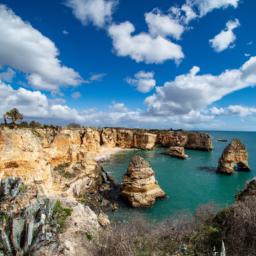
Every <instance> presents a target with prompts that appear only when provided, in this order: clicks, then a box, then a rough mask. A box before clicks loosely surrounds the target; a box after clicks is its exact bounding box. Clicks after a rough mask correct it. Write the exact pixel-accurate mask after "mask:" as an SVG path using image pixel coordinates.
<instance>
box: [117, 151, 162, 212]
mask: <svg viewBox="0 0 256 256" xmlns="http://www.w3.org/2000/svg"><path fill="white" fill-rule="evenodd" d="M121 196H122V197H123V198H124V199H125V200H127V202H128V203H129V204H130V205H131V206H132V207H137V208H138V207H150V206H152V205H153V204H154V203H155V201H156V199H157V198H163V197H165V193H164V191H163V190H162V189H161V188H160V186H159V185H158V184H157V182H156V179H155V173H154V171H153V170H152V168H151V167H150V165H149V163H148V162H147V161H145V160H144V159H143V158H142V157H140V156H134V157H133V158H132V161H131V162H130V164H129V166H128V170H127V173H126V174H125V176H124V179H123V185H122V188H121Z"/></svg>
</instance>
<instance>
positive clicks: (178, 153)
mask: <svg viewBox="0 0 256 256" xmlns="http://www.w3.org/2000/svg"><path fill="white" fill-rule="evenodd" d="M168 155H170V156H172V157H176V158H180V159H186V158H188V155H186V154H185V149H184V147H170V148H169V150H168Z"/></svg>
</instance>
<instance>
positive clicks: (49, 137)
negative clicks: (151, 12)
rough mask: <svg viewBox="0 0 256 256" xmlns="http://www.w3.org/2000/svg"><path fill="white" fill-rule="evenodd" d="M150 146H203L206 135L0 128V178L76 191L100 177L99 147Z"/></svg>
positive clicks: (207, 141) (207, 144) (46, 188)
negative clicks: (17, 178)
mask: <svg viewBox="0 0 256 256" xmlns="http://www.w3.org/2000/svg"><path fill="white" fill-rule="evenodd" d="M155 145H160V146H166V147H167V146H168V147H170V146H185V148H187V147H189V148H193V149H201V150H207V149H209V148H210V146H211V139H210V137H209V136H208V135H207V134H204V133H190V132H189V133H188V132H184V131H180V132H174V131H169V132H166V131H161V130H156V131H150V130H138V129H136V130H133V129H125V128H104V129H95V128H55V127H51V128H17V129H9V128H1V129H0V178H4V177H20V178H21V179H22V180H23V181H24V182H25V183H36V184H38V185H39V186H40V191H42V192H43V193H46V194H48V195H49V194H50V193H52V192H53V194H55V193H56V191H58V192H60V193H62V192H63V189H64V188H66V190H67V189H69V190H68V191H70V192H71V191H73V192H74V194H80V192H81V193H84V191H85V189H88V190H89V191H90V190H91V188H94V187H95V183H97V182H98V180H99V179H100V178H101V175H100V173H99V172H98V171H97V163H96V162H95V161H94V159H95V158H96V156H97V154H98V153H99V152H100V151H101V150H102V149H103V147H105V148H114V147H121V148H138V149H152V148H153V147H154V146H155ZM56 170H57V172H56ZM56 173H57V174H60V175H55V174H56ZM78 179H81V180H80V181H78ZM90 186H91V187H90Z"/></svg>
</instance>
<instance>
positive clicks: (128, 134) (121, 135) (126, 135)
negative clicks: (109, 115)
mask: <svg viewBox="0 0 256 256" xmlns="http://www.w3.org/2000/svg"><path fill="white" fill-rule="evenodd" d="M116 146H117V147H120V148H133V147H134V139H133V131H132V130H128V129H117V139H116Z"/></svg>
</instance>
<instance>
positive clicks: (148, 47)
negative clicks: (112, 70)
mask: <svg viewBox="0 0 256 256" xmlns="http://www.w3.org/2000/svg"><path fill="white" fill-rule="evenodd" d="M108 32H109V35H110V37H111V38H112V40H113V47H114V50H115V51H116V53H117V55H118V56H123V57H125V56H129V57H131V58H132V59H134V60H135V61H136V62H142V61H144V62H146V63H147V64H150V63H156V64H158V63H163V62H164V61H166V60H175V61H180V60H182V59H183V58H184V54H183V52H182V49H181V47H180V46H179V45H177V44H174V43H172V42H171V41H170V40H167V39H166V38H163V37H162V36H156V37H153V36H152V35H150V34H148V33H140V34H137V35H132V34H133V33H134V32H135V27H134V26H133V24H132V23H130V22H129V21H126V22H124V23H121V24H118V25H117V24H113V25H111V26H110V27H109V30H108Z"/></svg>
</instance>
